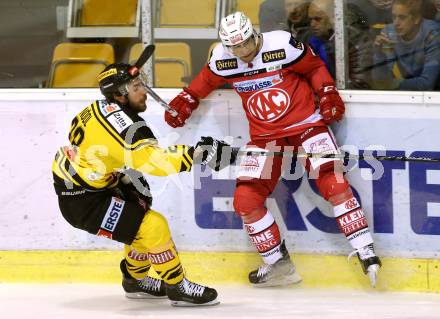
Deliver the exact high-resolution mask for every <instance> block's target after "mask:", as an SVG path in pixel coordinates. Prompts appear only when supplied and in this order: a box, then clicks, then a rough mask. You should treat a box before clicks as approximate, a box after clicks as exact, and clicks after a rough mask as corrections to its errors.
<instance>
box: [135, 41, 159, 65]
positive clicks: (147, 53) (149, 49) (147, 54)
mask: <svg viewBox="0 0 440 319" xmlns="http://www.w3.org/2000/svg"><path fill="white" fill-rule="evenodd" d="M154 49H156V47H155V46H154V44H150V45H147V46H146V47H145V49H144V51H142V53H141V55H140V56H139V58H138V59H137V61H136V63H135V64H134V66H135V67H136V68H138V69H140V68H142V66H143V65H144V64H145V62H147V61H148V59H149V58H151V56H152V55H153V53H154Z"/></svg>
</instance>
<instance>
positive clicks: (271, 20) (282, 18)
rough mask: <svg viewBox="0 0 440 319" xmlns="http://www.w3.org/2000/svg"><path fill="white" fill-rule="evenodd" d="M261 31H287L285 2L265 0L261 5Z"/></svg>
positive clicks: (259, 14)
mask: <svg viewBox="0 0 440 319" xmlns="http://www.w3.org/2000/svg"><path fill="white" fill-rule="evenodd" d="M258 18H259V20H260V31H261V32H269V31H274V30H285V31H287V24H286V21H287V18H286V11H285V10H284V0H265V1H263V2H262V3H261V4H260V11H259V13H258Z"/></svg>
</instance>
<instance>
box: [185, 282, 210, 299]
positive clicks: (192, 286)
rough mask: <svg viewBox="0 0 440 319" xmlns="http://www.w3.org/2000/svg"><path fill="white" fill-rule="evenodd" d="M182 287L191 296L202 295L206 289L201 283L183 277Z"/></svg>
mask: <svg viewBox="0 0 440 319" xmlns="http://www.w3.org/2000/svg"><path fill="white" fill-rule="evenodd" d="M180 287H181V288H182V289H183V291H184V292H185V293H186V294H188V295H190V296H198V297H201V296H202V294H203V292H204V291H205V286H201V285H199V284H196V283H194V282H191V281H189V280H187V279H185V278H184V279H183V280H182V282H181V284H180Z"/></svg>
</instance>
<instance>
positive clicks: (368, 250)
mask: <svg viewBox="0 0 440 319" xmlns="http://www.w3.org/2000/svg"><path fill="white" fill-rule="evenodd" d="M356 253H359V257H360V258H361V259H362V260H365V259H368V258H370V257H374V256H376V254H375V253H374V249H373V247H371V246H370V245H367V246H365V247H362V248H359V249H355V250H353V251H352V252H351V253H350V254H349V255H348V258H347V259H348V261H350V259H351V257H353V256H354V255H356Z"/></svg>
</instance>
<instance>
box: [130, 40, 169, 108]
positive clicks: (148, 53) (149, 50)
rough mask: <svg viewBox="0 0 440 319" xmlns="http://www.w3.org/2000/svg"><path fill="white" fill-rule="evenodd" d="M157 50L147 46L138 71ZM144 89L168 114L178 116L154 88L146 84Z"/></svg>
mask: <svg viewBox="0 0 440 319" xmlns="http://www.w3.org/2000/svg"><path fill="white" fill-rule="evenodd" d="M155 48H156V47H155V46H154V44H150V45H147V46H146V47H145V49H144V51H142V53H141V55H140V57H139V59H138V60H137V61H136V63H135V64H134V66H135V67H136V68H137V69H141V68H142V66H143V65H144V64H145V62H147V60H148V59H149V58H150V57H151V56H152V55H153V53H154V49H155ZM144 87H145V89H146V90H147V92H148V94H150V95H151V97H152V98H153V99H154V100H155V101H156V102H157V103H159V105H161V106H162V107H163V108H164V109H165V110H166V111H167V112H168V113H170V114H171V115H172V116H173V117H176V116H177V111H176V110H174V109H173V108H172V107H171V106H169V105H168V104H167V103H166V102H165V101H164V100H163V99H162V98H161V97H160V96H159V95H157V94H156V92H154V91H153V89H152V88H150V87H149V86H148V85H147V84H146V83H144Z"/></svg>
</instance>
